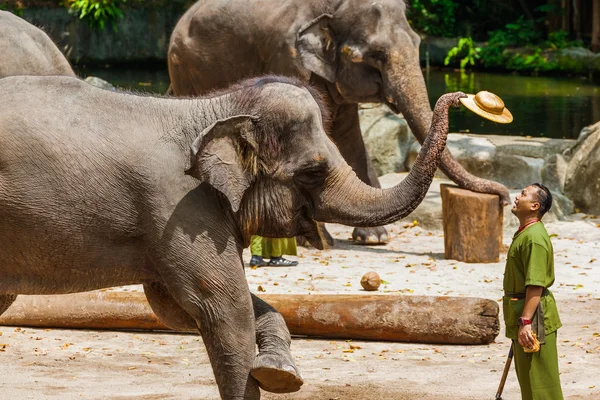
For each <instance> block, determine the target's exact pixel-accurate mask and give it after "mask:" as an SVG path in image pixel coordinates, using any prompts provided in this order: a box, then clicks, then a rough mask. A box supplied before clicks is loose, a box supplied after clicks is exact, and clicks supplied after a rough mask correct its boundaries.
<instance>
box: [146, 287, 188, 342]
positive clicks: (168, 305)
mask: <svg viewBox="0 0 600 400" xmlns="http://www.w3.org/2000/svg"><path fill="white" fill-rule="evenodd" d="M144 294H145V295H146V299H148V303H149V304H150V308H152V311H154V314H156V316H157V317H158V319H159V320H160V321H161V322H162V323H163V324H165V325H166V326H168V327H169V328H171V329H174V330H183V331H192V330H198V325H196V321H194V318H192V317H191V315H190V314H188V313H187V312H186V311H185V310H184V309H183V308H181V307H180V306H179V304H177V302H176V301H175V299H174V298H173V296H171V294H170V293H169V291H168V290H167V287H166V286H165V285H163V284H162V283H159V282H152V283H150V284H145V285H144Z"/></svg>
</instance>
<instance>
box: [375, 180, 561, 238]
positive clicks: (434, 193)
mask: <svg viewBox="0 0 600 400" xmlns="http://www.w3.org/2000/svg"><path fill="white" fill-rule="evenodd" d="M407 175H408V173H406V172H403V173H395V174H387V175H384V176H381V177H379V182H380V183H381V187H382V188H389V187H392V186H394V185H396V184H398V183H399V182H401V181H402V180H403V179H404V178H405V177H406V176H407ZM441 184H447V185H453V184H454V183H453V182H452V181H450V180H448V179H442V178H434V179H433V182H432V183H431V186H430V187H429V190H428V192H427V195H425V199H423V201H422V202H421V204H419V206H418V207H417V208H416V209H415V211H413V212H412V213H411V214H410V215H408V216H407V217H406V218H404V221H407V222H412V221H414V220H416V221H417V222H418V223H419V226H421V227H422V228H424V229H437V230H442V229H443V224H442V198H441V188H440V185H441ZM520 192H521V188H519V189H513V190H510V197H511V199H514V198H515V197H516V196H517V195H518V194H519V193H520ZM551 192H552V197H553V199H554V203H553V205H552V209H551V210H550V211H549V212H548V214H546V216H545V217H544V222H554V221H557V220H562V219H565V218H566V217H567V216H568V215H570V214H572V213H573V209H572V207H573V203H572V202H571V201H570V200H569V199H568V198H566V197H565V196H564V195H563V194H561V193H560V192H557V191H553V190H551ZM511 207H512V205H511V206H507V207H505V208H504V217H503V218H504V219H503V223H502V225H503V230H504V234H505V235H508V234H512V233H514V231H515V230H516V229H517V228H518V227H519V221H518V220H517V218H516V217H515V216H514V215H512V213H511V212H510V210H511Z"/></svg>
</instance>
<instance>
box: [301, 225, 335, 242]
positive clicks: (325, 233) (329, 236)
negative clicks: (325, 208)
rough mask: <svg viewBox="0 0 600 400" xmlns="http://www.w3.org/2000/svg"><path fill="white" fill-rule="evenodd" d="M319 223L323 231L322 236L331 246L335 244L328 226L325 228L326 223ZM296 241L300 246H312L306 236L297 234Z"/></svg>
mask: <svg viewBox="0 0 600 400" xmlns="http://www.w3.org/2000/svg"><path fill="white" fill-rule="evenodd" d="M317 224H318V225H319V230H320V231H321V236H322V237H323V240H324V241H325V243H327V244H328V245H329V246H333V236H331V234H330V233H329V232H328V231H327V228H325V223H324V222H317ZM296 243H297V244H298V246H304V247H310V243H308V240H306V238H305V237H304V236H296Z"/></svg>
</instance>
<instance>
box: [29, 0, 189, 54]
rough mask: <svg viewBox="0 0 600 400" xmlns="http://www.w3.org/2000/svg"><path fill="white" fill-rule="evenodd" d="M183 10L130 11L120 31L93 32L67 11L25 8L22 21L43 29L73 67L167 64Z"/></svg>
mask: <svg viewBox="0 0 600 400" xmlns="http://www.w3.org/2000/svg"><path fill="white" fill-rule="evenodd" d="M182 14H183V11H182V9H181V6H180V5H179V6H166V7H163V8H160V9H150V8H142V9H127V10H125V12H124V17H123V19H121V20H119V21H118V23H117V25H116V28H117V31H114V30H113V29H112V25H111V24H110V23H108V24H107V26H106V28H105V29H104V30H97V29H93V28H90V26H89V24H88V22H87V21H85V20H80V19H79V18H78V17H77V16H75V15H73V14H70V13H69V11H68V10H67V9H66V8H65V7H60V8H25V9H24V10H23V14H22V16H21V17H22V18H23V19H25V20H27V21H29V22H30V23H32V24H34V25H36V26H38V27H39V28H41V29H43V30H44V31H45V32H46V33H48V36H50V37H51V38H52V40H53V41H54V42H55V43H56V44H57V45H58V47H59V48H60V50H61V51H62V52H63V53H64V54H65V56H66V57H67V58H68V59H69V61H71V62H72V63H96V64H107V63H108V64H111V63H128V62H139V63H141V62H147V63H152V62H160V63H164V62H166V57H167V48H168V45H169V39H170V37H171V32H172V31H173V28H174V27H175V24H176V23H177V21H178V20H179V18H180V17H181V15H182Z"/></svg>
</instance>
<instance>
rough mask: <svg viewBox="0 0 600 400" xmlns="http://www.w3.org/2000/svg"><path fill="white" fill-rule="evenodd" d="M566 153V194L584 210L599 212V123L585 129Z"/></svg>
mask: <svg viewBox="0 0 600 400" xmlns="http://www.w3.org/2000/svg"><path fill="white" fill-rule="evenodd" d="M565 156H566V157H567V158H568V162H567V163H566V168H565V174H564V190H565V193H566V194H567V196H569V198H571V199H572V200H573V202H574V203H575V206H576V207H577V208H579V209H581V211H583V212H586V213H590V214H600V122H597V123H596V124H594V125H590V126H588V127H586V128H584V129H583V130H582V131H581V134H580V135H579V138H578V139H577V145H576V146H574V147H573V148H572V149H570V150H569V151H567V152H566V153H565Z"/></svg>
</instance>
